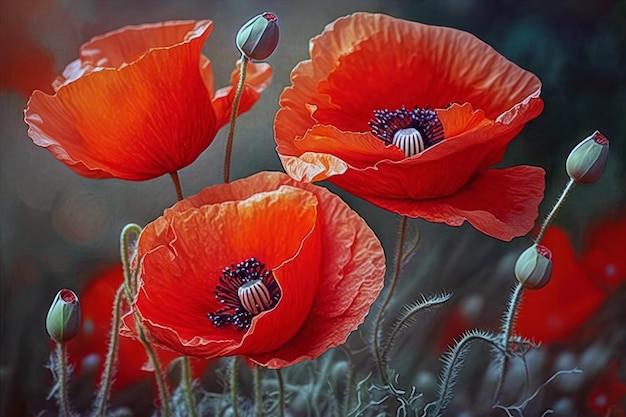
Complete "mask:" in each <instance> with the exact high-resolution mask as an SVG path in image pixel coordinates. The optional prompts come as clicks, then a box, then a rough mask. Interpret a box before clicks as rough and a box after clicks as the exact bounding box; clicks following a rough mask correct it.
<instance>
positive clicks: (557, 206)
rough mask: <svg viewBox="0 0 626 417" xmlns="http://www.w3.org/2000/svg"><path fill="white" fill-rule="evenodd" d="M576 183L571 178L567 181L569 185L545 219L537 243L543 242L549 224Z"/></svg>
mask: <svg viewBox="0 0 626 417" xmlns="http://www.w3.org/2000/svg"><path fill="white" fill-rule="evenodd" d="M575 185H576V182H575V181H574V180H573V179H571V178H570V180H569V181H568V182H567V185H566V186H565V189H564V190H563V192H561V196H560V197H559V199H558V200H557V201H556V203H555V204H554V207H552V210H551V211H550V214H548V216H547V217H546V219H545V220H544V221H543V224H542V225H541V230H540V231H539V234H538V235H537V237H536V238H535V243H536V244H539V242H541V239H543V235H544V234H545V233H546V229H547V228H548V226H550V223H552V221H553V220H554V218H555V217H556V215H557V214H558V213H559V210H560V209H561V207H562V206H563V203H565V200H567V197H568V196H569V194H570V193H571V192H572V190H573V189H574V186H575Z"/></svg>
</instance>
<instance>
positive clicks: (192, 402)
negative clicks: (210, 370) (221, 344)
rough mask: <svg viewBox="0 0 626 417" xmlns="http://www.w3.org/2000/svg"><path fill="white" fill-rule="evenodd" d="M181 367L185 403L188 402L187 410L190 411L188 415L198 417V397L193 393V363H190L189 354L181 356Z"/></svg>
mask: <svg viewBox="0 0 626 417" xmlns="http://www.w3.org/2000/svg"><path fill="white" fill-rule="evenodd" d="M180 368H181V374H180V383H181V385H182V389H183V393H184V394H185V403H187V410H188V411H189V414H188V415H189V416H190V417H198V413H197V410H196V399H195V398H194V395H193V383H192V375H191V364H190V363H189V358H188V357H187V356H183V357H182V358H181V361H180Z"/></svg>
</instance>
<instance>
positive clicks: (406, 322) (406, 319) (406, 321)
mask: <svg viewBox="0 0 626 417" xmlns="http://www.w3.org/2000/svg"><path fill="white" fill-rule="evenodd" d="M450 297H452V294H444V295H441V296H433V297H431V298H429V299H427V298H423V299H422V300H421V301H416V302H414V303H413V304H409V305H406V306H405V307H404V311H403V312H402V314H401V315H400V317H399V318H398V320H396V322H395V323H394V325H393V329H392V331H391V333H390V334H389V337H388V338H387V343H385V346H384V348H383V351H382V355H381V356H382V357H383V359H385V360H386V358H387V355H388V354H389V350H390V349H391V347H392V346H393V343H394V341H395V339H396V337H397V336H398V334H399V333H400V332H401V331H402V330H403V329H405V328H406V327H408V326H410V325H411V322H412V321H413V319H414V318H415V315H416V314H418V313H420V312H423V311H426V310H430V309H432V308H436V307H439V306H441V305H442V304H443V303H445V302H446V301H448V300H449V299H450Z"/></svg>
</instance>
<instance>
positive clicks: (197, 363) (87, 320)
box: [67, 265, 209, 390]
mask: <svg viewBox="0 0 626 417" xmlns="http://www.w3.org/2000/svg"><path fill="white" fill-rule="evenodd" d="M123 282H124V274H123V272H122V265H115V266H113V267H110V268H108V269H106V270H104V271H103V272H101V273H99V274H98V275H96V276H94V277H93V278H92V279H91V280H90V281H89V282H88V283H87V284H86V285H85V287H84V288H83V289H82V291H81V292H80V301H81V314H82V328H81V331H80V332H79V333H78V335H77V336H76V337H75V338H73V339H72V340H71V341H70V342H68V343H67V349H68V355H69V360H70V363H71V364H72V365H73V366H74V369H75V370H76V372H77V374H78V375H93V376H94V378H95V382H99V378H100V375H101V374H102V370H103V368H104V362H105V359H106V354H107V349H108V346H109V337H110V332H111V317H112V307H113V299H114V298H115V293H116V292H117V289H118V288H119V286H120V285H122V283H123ZM157 355H158V356H159V359H160V360H161V363H162V364H163V365H167V364H168V363H170V362H171V361H172V360H174V359H176V358H177V357H178V356H180V354H177V353H175V352H170V351H166V350H162V349H157ZM147 363H148V358H147V356H146V351H145V349H144V347H143V346H142V344H141V343H140V342H139V341H137V340H135V339H131V338H129V337H120V339H119V350H118V360H117V371H116V372H115V377H114V379H113V389H114V390H123V389H125V388H127V387H129V386H130V385H132V384H135V383H138V382H141V381H146V380H149V379H151V378H152V372H150V371H147V370H145V366H144V365H146V364H147ZM208 364H209V361H203V360H194V361H192V371H193V373H194V375H195V377H199V376H200V375H202V373H203V372H204V371H205V369H206V367H207V366H208Z"/></svg>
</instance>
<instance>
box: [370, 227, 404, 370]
mask: <svg viewBox="0 0 626 417" xmlns="http://www.w3.org/2000/svg"><path fill="white" fill-rule="evenodd" d="M406 223H407V218H406V216H402V220H401V221H400V236H399V237H398V247H397V249H396V259H395V268H394V271H393V275H392V277H391V284H390V287H389V289H388V290H387V294H385V299H384V300H383V304H382V305H381V306H380V310H378V314H377V315H376V320H375V322H374V340H373V343H372V344H373V348H374V356H375V357H376V365H377V366H378V374H379V375H380V377H381V378H382V379H383V380H385V379H386V372H385V364H384V359H383V357H382V355H381V351H380V340H379V338H380V326H381V324H382V321H383V316H384V315H385V310H386V309H387V306H388V305H389V302H390V301H391V298H392V297H393V294H394V292H395V289H396V286H397V285H398V279H399V278H400V270H401V266H402V250H403V248H404V238H405V235H406Z"/></svg>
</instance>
